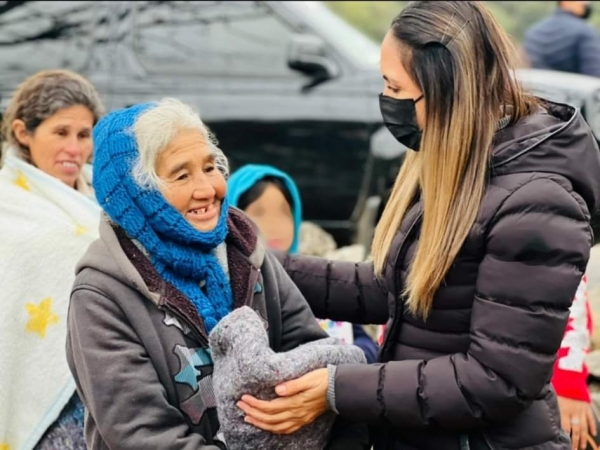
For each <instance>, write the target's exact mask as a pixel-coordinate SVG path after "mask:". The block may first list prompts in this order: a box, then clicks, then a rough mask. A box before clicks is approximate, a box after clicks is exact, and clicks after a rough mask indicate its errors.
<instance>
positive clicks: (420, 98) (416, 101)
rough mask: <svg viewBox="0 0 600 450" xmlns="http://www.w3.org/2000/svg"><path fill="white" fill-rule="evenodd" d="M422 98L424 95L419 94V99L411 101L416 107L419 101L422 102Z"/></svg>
mask: <svg viewBox="0 0 600 450" xmlns="http://www.w3.org/2000/svg"><path fill="white" fill-rule="evenodd" d="M423 97H425V94H421V96H420V97H419V98H417V99H415V100H413V102H415V105H416V104H417V103H419V102H420V101H421V100H423Z"/></svg>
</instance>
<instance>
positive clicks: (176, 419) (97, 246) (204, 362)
mask: <svg viewBox="0 0 600 450" xmlns="http://www.w3.org/2000/svg"><path fill="white" fill-rule="evenodd" d="M228 226H229V234H228V237H227V239H226V243H227V257H228V265H229V276H230V280H231V286H232V292H233V297H234V308H238V307H241V306H244V305H247V306H250V307H251V308H252V309H253V310H255V311H256V312H257V313H258V314H259V315H260V316H261V317H262V318H263V320H265V321H266V322H267V324H268V332H269V344H270V346H271V347H272V348H273V349H274V350H275V351H287V350H290V349H293V348H295V347H297V346H298V345H300V344H303V343H306V342H310V341H313V340H316V339H321V338H323V337H326V336H327V335H326V333H325V332H324V331H322V330H321V329H320V328H319V326H318V325H317V323H316V321H315V318H314V316H313V315H312V313H311V311H310V308H309V307H308V305H307V303H306V301H305V300H304V298H303V297H302V295H301V294H300V292H299V291H298V289H297V288H296V286H295V285H294V284H293V283H292V282H291V280H290V279H289V277H288V276H287V275H286V273H285V272H284V271H283V269H282V267H281V265H280V264H279V263H278V262H277V260H276V259H275V258H274V257H273V256H272V255H270V254H268V253H266V252H265V250H264V247H263V245H261V243H260V242H259V241H258V239H257V237H256V233H255V231H254V227H253V225H252V224H251V222H250V221H249V220H248V219H247V218H246V217H245V216H244V214H243V213H241V212H240V211H238V210H235V209H231V211H230V214H229V218H228ZM76 271H77V277H76V280H75V284H74V287H73V292H72V296H71V304H70V308H69V317H68V336H67V360H68V363H69V367H70V368H71V372H72V373H73V376H74V378H75V381H76V383H77V391H78V393H79V395H80V396H81V399H82V401H83V403H84V404H85V406H86V409H87V416H86V425H85V433H86V441H87V445H88V447H89V448H90V449H91V450H99V449H127V450H134V449H144V450H146V449H182V450H183V449H186V450H187V449H189V450H200V449H202V450H217V449H223V448H226V447H225V445H224V444H223V443H222V442H221V441H220V439H219V422H218V417H217V413H216V408H215V398H214V394H213V390H212V371H213V366H212V360H211V358H210V350H208V336H207V333H206V330H205V328H204V325H203V323H202V319H201V318H200V316H199V315H198V314H197V312H196V309H195V308H194V307H193V306H192V304H191V303H190V302H189V301H188V300H187V299H186V298H185V297H184V296H183V294H181V293H180V292H179V291H178V290H177V289H175V288H174V287H173V286H172V285H171V284H169V283H167V282H165V281H164V280H163V279H162V278H161V277H160V276H159V275H158V273H157V272H156V270H155V269H154V267H153V266H152V264H151V263H150V261H149V260H148V259H147V258H146V257H145V256H144V254H143V253H142V252H141V251H140V250H139V249H138V248H137V247H136V245H135V244H134V243H133V242H132V241H131V240H130V239H129V238H128V237H127V236H126V235H125V233H124V232H123V231H122V230H121V229H119V228H118V227H116V226H115V225H113V224H111V223H110V222H109V220H108V219H107V218H106V217H105V218H103V220H102V222H101V225H100V238H99V240H97V241H96V242H94V243H93V244H92V245H91V246H90V248H89V250H88V252H87V253H86V254H85V256H84V257H83V258H82V260H81V261H80V263H79V265H78V267H77V269H76ZM363 431H364V430H363ZM341 435H346V437H345V438H344V439H348V437H347V436H349V435H352V433H349V432H346V431H345V429H344V424H343V423H342V422H341V421H338V422H337V423H336V426H335V428H334V431H333V436H334V437H333V438H332V439H331V444H330V445H332V446H331V448H335V445H333V443H335V442H336V437H335V436H341ZM361 437H362V439H363V440H364V439H365V436H362V435H361ZM353 442H355V441H353ZM365 445H366V442H365ZM356 448H363V447H362V446H358V447H356Z"/></svg>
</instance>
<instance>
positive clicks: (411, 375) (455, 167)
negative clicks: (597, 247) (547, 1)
mask: <svg viewBox="0 0 600 450" xmlns="http://www.w3.org/2000/svg"><path fill="white" fill-rule="evenodd" d="M513 54H514V50H513V48H512V47H511V45H510V42H509V39H508V37H507V35H506V34H505V33H504V31H503V30H502V29H501V28H500V27H499V26H498V24H497V22H496V21H495V20H494V18H493V17H492V15H491V14H490V13H489V12H488V11H487V10H486V9H485V7H484V6H483V5H482V3H480V2H472V1H464V2H463V1H440V2H429V1H416V2H411V3H410V4H409V5H408V6H407V7H406V8H405V9H404V10H403V11H402V12H401V13H400V14H399V15H398V17H396V18H395V19H394V21H393V23H392V26H391V29H390V30H389V32H388V33H387V34H386V36H385V38H384V40H383V43H382V46H381V72H382V76H383V80H384V91H383V93H382V95H381V96H380V106H381V112H382V115H383V118H384V121H385V123H386V125H387V126H388V128H389V130H390V131H391V132H392V133H393V135H394V136H395V137H396V139H398V140H399V141H400V142H402V143H403V144H405V145H406V146H407V147H408V148H410V149H412V150H413V151H411V152H410V154H409V155H407V159H406V162H405V163H404V165H403V167H402V170H401V171H400V173H399V175H398V178H397V180H396V183H395V185H394V189H393V192H392V194H391V197H390V200H389V202H388V204H387V207H386V209H385V211H384V213H383V216H382V218H381V220H380V222H379V224H378V226H377V229H376V232H375V237H374V242H373V249H372V250H373V257H374V261H373V263H372V264H371V263H364V264H358V265H355V264H347V263H341V262H328V261H324V260H319V259H312V258H305V257H301V256H289V257H287V258H286V261H285V266H286V269H287V271H288V273H290V274H291V275H292V278H293V280H294V282H295V283H296V285H297V286H299V287H300V289H301V291H302V292H303V293H304V294H305V297H306V298H307V299H308V300H309V301H310V302H311V309H312V310H313V311H315V314H316V315H318V316H320V317H329V318H330V319H335V320H348V321H357V322H358V321H362V322H364V323H383V322H385V321H387V329H386V336H385V340H384V343H383V348H382V352H381V354H380V362H381V363H380V364H372V365H366V366H362V367H360V366H352V365H348V366H339V367H337V369H336V368H329V369H322V370H317V371H315V372H312V373H309V374H307V375H305V376H304V377H302V378H299V379H298V380H294V381H291V382H288V383H285V384H283V385H281V386H279V388H278V389H277V392H278V393H279V395H280V396H281V398H277V399H275V400H273V401H272V402H263V401H259V400H257V399H255V398H252V397H249V396H245V397H244V398H243V399H244V402H243V403H242V404H241V408H242V410H243V411H244V412H245V413H246V415H247V419H248V420H249V421H251V422H252V423H254V424H255V425H256V426H258V427H260V428H263V429H265V430H271V431H274V432H281V430H286V431H289V430H293V429H294V427H302V426H303V425H304V424H306V423H308V422H310V421H312V420H313V419H314V417H317V416H319V415H320V414H321V413H322V412H323V411H325V410H327V409H328V408H329V409H332V410H334V411H337V412H338V414H339V415H340V417H344V418H346V419H349V420H352V421H356V422H361V421H366V422H369V423H370V424H371V425H372V427H373V433H372V435H373V436H374V437H375V449H377V450H379V449H396V450H399V449H402V450H414V449H444V450H454V449H456V450H459V449H461V450H462V449H498V448H511V449H526V448H536V449H538V450H557V449H561V450H563V449H564V450H566V449H570V448H571V442H570V439H569V436H568V434H567V433H565V432H564V431H563V430H562V428H561V421H560V414H559V409H558V403H557V400H556V394H555V392H554V390H553V389H552V387H551V377H552V369H553V365H554V361H555V359H556V354H557V351H558V349H559V347H560V345H561V341H562V338H563V335H564V331H565V326H566V324H567V320H568V317H569V308H570V306H571V304H572V302H573V298H574V296H575V291H576V289H577V286H578V285H579V283H580V281H581V278H582V276H583V273H584V270H585V268H586V264H587V260H588V258H589V251H590V247H591V245H592V231H591V228H590V223H589V222H590V213H591V212H594V211H595V210H596V209H597V207H598V205H599V202H600V154H599V152H598V146H597V144H596V140H595V138H594V136H593V134H592V132H591V130H590V128H589V126H588V125H587V123H586V122H585V120H584V119H583V117H582V116H581V114H580V112H579V111H578V110H577V109H575V108H573V107H571V106H567V105H561V104H556V103H552V102H549V101H545V100H542V99H536V98H534V97H532V96H530V95H528V94H526V93H525V92H523V90H522V88H521V87H520V86H519V85H518V84H517V82H516V80H515V78H514V76H513V67H514V66H513V62H512V60H511V57H512V55H513Z"/></svg>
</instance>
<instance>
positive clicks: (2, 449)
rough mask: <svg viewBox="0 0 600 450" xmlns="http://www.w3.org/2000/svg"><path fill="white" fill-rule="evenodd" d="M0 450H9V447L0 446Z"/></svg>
mask: <svg viewBox="0 0 600 450" xmlns="http://www.w3.org/2000/svg"><path fill="white" fill-rule="evenodd" d="M0 450H10V445H8V444H3V443H2V444H0Z"/></svg>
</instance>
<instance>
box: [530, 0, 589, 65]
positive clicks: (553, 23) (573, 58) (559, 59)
mask: <svg viewBox="0 0 600 450" xmlns="http://www.w3.org/2000/svg"><path fill="white" fill-rule="evenodd" d="M592 11H593V9H592V2H591V1H568V2H558V8H557V9H556V11H555V13H554V14H553V15H552V16H550V17H548V18H546V19H543V20H541V21H540V22H537V23H535V24H534V25H532V26H531V28H529V29H528V30H527V32H526V33H525V39H524V49H525V53H526V56H527V59H528V61H529V64H530V65H531V67H533V68H534V69H547V70H559V71H562V72H573V73H579V74H583V75H593V76H596V77H599V76H600V35H598V32H597V31H596V30H595V29H594V28H593V27H592V26H591V25H590V24H589V23H588V22H587V19H588V18H589V17H590V15H591V14H592Z"/></svg>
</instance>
